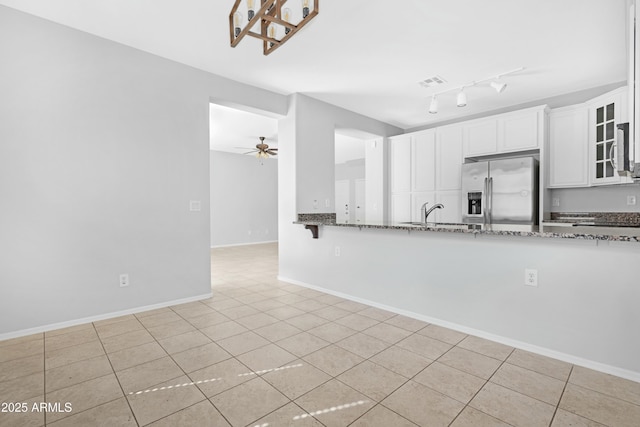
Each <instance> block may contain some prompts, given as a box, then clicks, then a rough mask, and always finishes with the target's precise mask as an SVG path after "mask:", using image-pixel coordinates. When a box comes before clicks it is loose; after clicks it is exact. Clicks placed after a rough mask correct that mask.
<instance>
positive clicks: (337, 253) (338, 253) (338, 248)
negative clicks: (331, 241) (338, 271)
mask: <svg viewBox="0 0 640 427" xmlns="http://www.w3.org/2000/svg"><path fill="white" fill-rule="evenodd" d="M335 254H336V256H340V246H336V249H335Z"/></svg>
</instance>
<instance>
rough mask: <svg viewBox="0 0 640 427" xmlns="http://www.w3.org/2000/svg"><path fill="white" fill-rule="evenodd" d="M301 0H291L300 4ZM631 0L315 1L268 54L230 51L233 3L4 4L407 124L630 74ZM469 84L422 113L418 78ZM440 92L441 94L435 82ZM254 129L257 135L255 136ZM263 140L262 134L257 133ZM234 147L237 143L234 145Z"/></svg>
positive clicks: (248, 47)
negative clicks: (495, 86)
mask: <svg viewBox="0 0 640 427" xmlns="http://www.w3.org/2000/svg"><path fill="white" fill-rule="evenodd" d="M300 3H301V0H289V2H288V7H290V8H297V7H299V4H300ZM626 3H627V0H517V1H516V0H482V1H478V0H455V1H452V0H449V1H444V0H438V1H437V0H404V1H395V2H390V1H388V0H349V1H336V0H333V1H331V0H321V1H320V8H319V9H320V13H319V15H318V16H317V17H316V18H315V19H314V20H313V21H311V22H310V23H309V25H307V26H306V27H305V28H304V29H303V30H302V31H301V32H300V33H299V34H296V35H295V36H294V37H293V38H292V39H291V40H290V41H289V42H288V43H287V44H286V45H284V46H283V47H281V48H280V49H278V50H277V51H275V52H274V53H273V54H271V55H270V56H266V57H265V56H263V55H262V43H261V42H260V41H259V40H256V39H253V38H247V39H246V40H243V41H242V42H241V43H240V44H239V46H238V47H236V48H235V49H232V48H231V47H230V46H229V28H228V15H229V11H230V9H231V6H232V4H233V0H189V1H182V2H178V1H175V0H0V4H3V5H6V6H9V7H13V8H15V9H18V10H22V11H25V12H28V13H31V14H34V15H37V16H40V17H43V18H46V19H49V20H52V21H55V22H58V23H61V24H64V25H68V26H70V27H73V28H77V29H80V30H82V31H86V32H89V33H92V34H95V35H98V36H101V37H104V38H107V39H111V40H114V41H117V42H120V43H123V44H125V45H129V46H132V47H135V48H138V49H141V50H144V51H147V52H151V53H153V54H156V55H159V56H162V57H165V58H169V59H172V60H175V61H178V62H182V63H184V64H187V65H190V66H193V67H196V68H200V69H203V70H207V71H210V72H212V73H215V74H219V75H222V76H225V77H229V78H232V79H234V80H238V81H241V82H245V83H248V84H252V85H256V86H260V87H263V88H266V89H270V90H273V91H276V92H279V93H283V94H289V93H294V92H301V93H305V94H307V95H309V96H312V97H315V98H318V99H321V100H323V101H326V102H329V103H332V104H335V105H338V106H341V107H344V108H347V109H349V110H352V111H356V112H358V113H361V114H364V115H367V116H369V117H373V118H376V119H379V120H382V121H384V122H387V123H390V124H393V125H396V126H399V127H401V128H404V129H410V128H414V127H418V126H423V125H429V124H433V123H436V122H440V121H445V120H451V119H455V118H459V117H462V116H467V115H473V114H479V113H482V112H486V111H492V110H496V109H502V108H506V107H509V106H514V105H519V104H523V103H527V102H532V101H535V100H538V99H544V98H548V97H552V96H556V95H559V94H565V93H571V92H576V91H580V90H584V89H588V88H594V87H598V86H602V85H606V84H610V83H615V82H620V81H623V80H625V78H626V71H625V70H626V46H625V11H626ZM518 67H526V70H525V71H523V72H521V73H518V74H514V75H511V76H508V77H505V78H504V81H506V82H507V83H508V85H509V87H508V88H507V90H506V91H505V92H504V93H502V94H500V95H498V94H496V93H495V91H493V90H492V89H490V88H489V87H488V86H487V85H486V84H485V85H478V86H476V87H472V88H469V89H468V90H467V93H468V99H469V101H468V106H467V107H465V108H457V107H455V105H454V104H455V92H451V93H449V94H446V95H442V96H441V97H440V98H439V101H440V112H439V113H438V114H435V115H434V114H428V113H427V108H428V104H429V99H428V98H429V95H430V94H431V93H432V91H429V90H426V89H424V88H422V87H420V86H419V85H418V83H417V82H419V81H421V80H424V79H425V78H427V77H430V76H432V75H436V74H437V75H440V76H442V77H444V78H445V79H446V80H447V82H448V83H447V85H446V86H443V88H444V89H446V88H454V87H458V86H460V85H463V84H465V83H468V82H470V81H474V80H480V79H485V78H489V77H492V76H494V75H496V74H499V73H501V72H503V71H507V70H512V69H514V68H518ZM440 90H441V89H440ZM255 132H256V135H255V136H259V135H257V133H265V132H259V131H258V130H256V131H255ZM265 136H269V135H265ZM234 144H236V143H234Z"/></svg>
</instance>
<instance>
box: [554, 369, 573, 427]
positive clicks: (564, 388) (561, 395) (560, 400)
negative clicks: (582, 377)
mask: <svg viewBox="0 0 640 427" xmlns="http://www.w3.org/2000/svg"><path fill="white" fill-rule="evenodd" d="M572 372H573V365H571V369H570V370H569V375H568V376H567V380H566V381H565V383H564V387H562V393H560V399H558V404H557V405H556V408H555V410H554V411H553V416H552V417H551V421H550V422H549V425H550V426H551V425H553V420H555V418H556V414H557V413H558V409H560V402H562V397H563V396H564V392H565V390H566V389H567V385H569V378H571V373H572Z"/></svg>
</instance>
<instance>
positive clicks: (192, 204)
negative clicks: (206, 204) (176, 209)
mask: <svg viewBox="0 0 640 427" xmlns="http://www.w3.org/2000/svg"><path fill="white" fill-rule="evenodd" d="M189 210H190V211H191V212H200V211H201V210H202V202H201V201H200V200H189Z"/></svg>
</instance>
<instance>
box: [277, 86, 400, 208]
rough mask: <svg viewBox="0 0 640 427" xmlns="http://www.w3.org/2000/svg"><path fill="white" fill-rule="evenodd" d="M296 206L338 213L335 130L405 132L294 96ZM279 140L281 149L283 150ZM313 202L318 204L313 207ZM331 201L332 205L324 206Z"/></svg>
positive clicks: (373, 132)
mask: <svg viewBox="0 0 640 427" xmlns="http://www.w3.org/2000/svg"><path fill="white" fill-rule="evenodd" d="M294 96H295V97H296V103H295V106H294V109H293V111H291V112H290V114H293V115H294V128H295V130H294V132H295V141H291V142H292V143H294V145H295V153H296V160H295V161H296V170H297V174H296V177H295V179H296V183H297V189H296V205H297V210H298V212H300V213H324V212H335V205H334V200H335V197H334V192H335V186H334V168H333V164H334V158H335V154H334V147H335V145H334V138H335V129H336V128H350V129H358V130H360V131H363V132H366V133H369V134H373V135H381V136H389V135H397V134H400V133H402V130H401V129H399V128H396V127H395V126H391V125H388V124H386V123H382V122H379V121H377V120H373V119H371V118H369V117H365V116H363V115H360V114H356V113H354V112H351V111H348V110H345V109H343V108H339V107H336V106H334V105H331V104H327V103H325V102H322V101H318V100H316V99H313V98H310V97H308V96H305V95H301V94H295V95H294ZM281 143H282V141H280V138H278V144H279V145H278V147H280V144H281ZM314 200H317V201H318V206H317V208H314ZM327 200H328V201H329V206H327V205H326V204H325V202H326V201H327Z"/></svg>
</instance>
